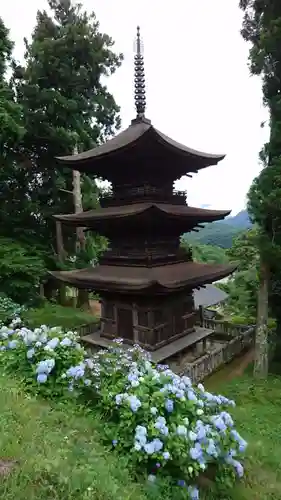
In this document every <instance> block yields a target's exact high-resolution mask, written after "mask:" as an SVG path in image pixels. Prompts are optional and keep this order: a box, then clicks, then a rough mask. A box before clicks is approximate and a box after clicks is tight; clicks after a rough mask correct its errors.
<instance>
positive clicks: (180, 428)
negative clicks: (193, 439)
mask: <svg viewBox="0 0 281 500" xmlns="http://www.w3.org/2000/svg"><path fill="white" fill-rule="evenodd" d="M177 434H178V436H184V437H186V436H187V428H186V427H185V426H184V425H178V427H177Z"/></svg>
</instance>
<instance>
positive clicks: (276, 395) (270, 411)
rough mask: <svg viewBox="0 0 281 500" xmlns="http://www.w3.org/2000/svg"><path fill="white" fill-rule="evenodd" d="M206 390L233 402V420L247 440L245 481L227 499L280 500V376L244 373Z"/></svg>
mask: <svg viewBox="0 0 281 500" xmlns="http://www.w3.org/2000/svg"><path fill="white" fill-rule="evenodd" d="M210 389H212V390H216V392H221V393H223V394H226V395H227V396H229V397H231V398H233V399H234V400H235V401H236V403H237V407H236V408H235V410H234V411H233V415H234V417H235V422H236V423H237V427H238V429H239V431H240V432H241V434H242V436H243V437H244V438H245V439H247V441H248V442H249V448H248V451H247V457H248V458H247V459H246V463H245V469H246V477H245V480H244V481H243V482H242V483H240V484H238V485H237V486H236V487H235V489H234V490H233V492H232V495H231V496H230V497H229V498H231V499H233V500H281V460H280V456H281V439H280V436H281V378H277V377H269V378H268V380H267V381H262V380H261V381H256V380H255V381H254V380H253V379H252V378H250V377H248V376H244V377H239V378H237V379H236V380H234V381H232V382H230V383H228V384H227V385H226V386H225V385H224V383H223V382H221V384H220V385H219V386H217V387H216V388H214V387H213V386H212V387H211V388H210ZM215 498H216V497H215V496H214V499H215ZM208 500H209V498H208Z"/></svg>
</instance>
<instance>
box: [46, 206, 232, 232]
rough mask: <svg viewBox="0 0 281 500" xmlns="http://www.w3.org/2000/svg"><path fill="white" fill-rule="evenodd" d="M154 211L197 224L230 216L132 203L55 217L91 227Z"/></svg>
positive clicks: (223, 211)
mask: <svg viewBox="0 0 281 500" xmlns="http://www.w3.org/2000/svg"><path fill="white" fill-rule="evenodd" d="M152 210H156V211H158V212H159V213H162V214H165V215H168V216H172V217H177V218H184V219H191V220H193V221H196V222H197V223H198V224H199V223H204V222H214V221H216V220H221V219H224V218H225V217H226V216H227V215H229V214H230V211H229V210H209V209H206V208H195V207H190V206H188V205H171V204H166V203H152V202H150V203H149V202H148V203H134V204H130V205H123V206H115V207H114V206H111V207H107V208H102V209H94V210H88V211H86V212H79V213H76V214H67V215H55V218H56V219H58V220H59V221H61V222H63V223H65V224H69V225H74V226H76V227H78V226H82V227H87V226H89V227H90V226H91V224H92V223H95V222H98V221H101V220H107V219H111V220H112V219H120V218H130V217H134V216H136V215H140V214H144V213H145V212H151V211H152Z"/></svg>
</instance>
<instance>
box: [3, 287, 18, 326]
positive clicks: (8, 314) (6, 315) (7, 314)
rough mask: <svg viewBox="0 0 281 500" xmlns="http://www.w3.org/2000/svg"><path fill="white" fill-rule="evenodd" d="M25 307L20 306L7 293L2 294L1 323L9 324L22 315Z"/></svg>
mask: <svg viewBox="0 0 281 500" xmlns="http://www.w3.org/2000/svg"><path fill="white" fill-rule="evenodd" d="M23 311H24V307H23V306H20V305H19V304H17V303H16V302H14V301H13V300H12V299H10V298H9V297H7V296H6V295H4V294H2V295H0V325H1V324H4V325H6V324H9V323H10V322H11V321H12V320H13V319H14V318H16V317H18V316H20V315H21V314H22V313H23Z"/></svg>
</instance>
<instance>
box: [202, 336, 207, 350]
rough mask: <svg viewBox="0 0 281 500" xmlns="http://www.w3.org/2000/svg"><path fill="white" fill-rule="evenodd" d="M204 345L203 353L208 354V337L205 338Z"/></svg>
mask: <svg viewBox="0 0 281 500" xmlns="http://www.w3.org/2000/svg"><path fill="white" fill-rule="evenodd" d="M202 344H203V352H206V350H207V337H205V338H204V339H203V342H202Z"/></svg>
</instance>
